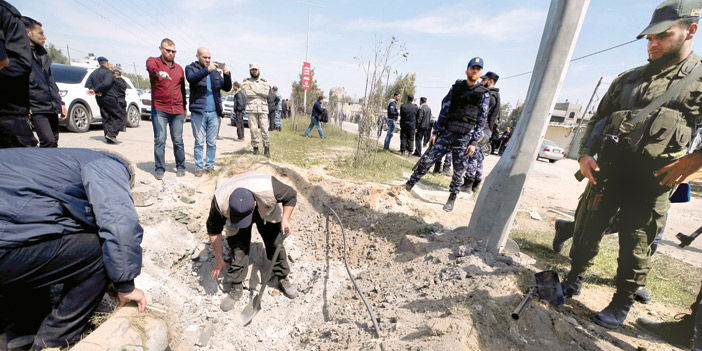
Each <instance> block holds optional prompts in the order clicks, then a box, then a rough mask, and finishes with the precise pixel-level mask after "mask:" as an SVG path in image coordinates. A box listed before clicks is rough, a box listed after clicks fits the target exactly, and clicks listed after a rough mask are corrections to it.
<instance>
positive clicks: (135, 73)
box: [132, 61, 141, 89]
mask: <svg viewBox="0 0 702 351" xmlns="http://www.w3.org/2000/svg"><path fill="white" fill-rule="evenodd" d="M132 66H133V67H134V77H135V78H136V84H137V88H139V89H141V83H139V73H137V70H136V62H134V61H132Z"/></svg>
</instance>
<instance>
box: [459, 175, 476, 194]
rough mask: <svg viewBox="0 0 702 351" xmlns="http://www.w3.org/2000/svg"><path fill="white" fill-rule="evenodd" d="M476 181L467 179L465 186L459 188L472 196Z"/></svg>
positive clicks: (464, 181) (464, 182)
mask: <svg viewBox="0 0 702 351" xmlns="http://www.w3.org/2000/svg"><path fill="white" fill-rule="evenodd" d="M474 181H475V180H473V179H469V178H466V179H464V180H463V185H461V187H460V188H459V189H460V190H461V191H462V192H464V193H466V194H468V195H470V194H472V193H473V182H474Z"/></svg>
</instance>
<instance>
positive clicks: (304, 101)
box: [297, 1, 322, 113]
mask: <svg viewBox="0 0 702 351" xmlns="http://www.w3.org/2000/svg"><path fill="white" fill-rule="evenodd" d="M297 3H298V4H300V5H305V6H308V8H307V47H306V48H305V62H310V22H311V19H312V7H319V8H322V6H319V5H315V4H308V3H305V2H299V1H298V2H297ZM300 84H301V85H302V82H300ZM310 84H311V78H310ZM302 94H303V98H302V108H303V109H304V111H305V113H307V90H304V89H303V90H302Z"/></svg>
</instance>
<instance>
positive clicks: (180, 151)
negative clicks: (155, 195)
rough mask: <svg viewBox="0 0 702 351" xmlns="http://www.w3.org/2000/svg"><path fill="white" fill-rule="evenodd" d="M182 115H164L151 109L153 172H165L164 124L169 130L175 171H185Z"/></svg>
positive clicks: (165, 133)
mask: <svg viewBox="0 0 702 351" xmlns="http://www.w3.org/2000/svg"><path fill="white" fill-rule="evenodd" d="M184 121H185V115H184V114H182V113H181V114H175V113H166V112H163V111H159V110H157V109H156V108H154V107H153V106H152V107H151V124H152V126H153V127H154V159H155V163H156V168H155V172H156V173H163V172H165V171H166V161H165V158H166V136H167V134H168V131H166V124H168V126H169V129H170V130H171V142H172V143H173V155H174V156H175V161H176V169H177V170H183V171H185V148H184V147H183V122H184Z"/></svg>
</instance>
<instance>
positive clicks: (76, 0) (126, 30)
mask: <svg viewBox="0 0 702 351" xmlns="http://www.w3.org/2000/svg"><path fill="white" fill-rule="evenodd" d="M73 1H75V2H76V3H78V4H79V5H81V6H83V7H85V8H86V9H88V10H90V11H91V12H93V13H94V14H96V15H98V16H100V18H103V19H104V20H106V21H108V22H110V23H112V24H114V25H115V26H117V27H119V28H120V29H122V30H123V31H125V32H127V33H129V34H131V35H133V36H134V37H136V38H138V39H139V40H141V41H143V42H144V43H146V44H148V42H147V41H146V40H144V38H142V37H140V36H138V35H136V34H134V32H132V31H130V30H129V29H127V28H125V27H123V26H121V25H119V24H117V23H116V22H114V21H112V20H111V19H110V18H108V17H105V16H103V15H101V14H100V13H99V12H97V11H95V10H93V9H91V8H90V7H88V6H86V5H85V4H83V3H82V2H80V1H78V0H73Z"/></svg>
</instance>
